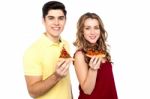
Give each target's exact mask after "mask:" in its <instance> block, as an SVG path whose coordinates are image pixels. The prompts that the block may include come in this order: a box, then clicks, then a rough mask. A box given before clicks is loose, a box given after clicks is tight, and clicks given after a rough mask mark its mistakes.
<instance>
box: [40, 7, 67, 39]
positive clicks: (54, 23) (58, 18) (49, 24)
mask: <svg viewBox="0 0 150 99" xmlns="http://www.w3.org/2000/svg"><path fill="white" fill-rule="evenodd" d="M43 23H44V25H45V28H46V35H47V36H48V37H49V38H50V39H51V40H53V41H57V40H59V37H60V34H61V32H62V31H63V29H64V26H65V23H66V17H65V15H64V13H63V11H62V10H59V9H56V10H49V11H48V14H47V15H46V16H45V18H44V19H43Z"/></svg>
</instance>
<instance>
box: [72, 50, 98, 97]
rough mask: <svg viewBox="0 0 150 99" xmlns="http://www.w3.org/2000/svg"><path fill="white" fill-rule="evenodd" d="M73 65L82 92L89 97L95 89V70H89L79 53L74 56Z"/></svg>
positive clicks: (81, 54)
mask: <svg viewBox="0 0 150 99" xmlns="http://www.w3.org/2000/svg"><path fill="white" fill-rule="evenodd" d="M74 65H75V71H76V74H77V78H78V80H79V83H80V86H81V88H82V90H83V92H84V93H85V94H89V95H90V94H91V93H92V91H93V90H94V88H95V83H96V77H97V69H93V68H89V66H88V64H87V63H86V62H85V60H84V55H83V53H82V52H81V51H78V52H77V53H76V54H75V61H74ZM92 65H93V63H92ZM99 65H100V64H99Z"/></svg>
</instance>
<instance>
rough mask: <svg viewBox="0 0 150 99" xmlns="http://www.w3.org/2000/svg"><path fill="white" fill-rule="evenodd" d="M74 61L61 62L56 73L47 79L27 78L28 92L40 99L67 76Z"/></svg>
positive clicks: (39, 77)
mask: <svg viewBox="0 0 150 99" xmlns="http://www.w3.org/2000/svg"><path fill="white" fill-rule="evenodd" d="M71 61H72V60H61V61H59V62H58V63H57V65H56V71H55V72H54V73H53V74H52V75H50V76H49V77H48V78H47V79H45V80H42V76H25V79H26V83H27V88H28V92H29V94H30V96H31V97H33V98H35V97H39V96H41V95H43V94H45V93H46V92H48V91H49V90H50V89H51V88H52V87H54V86H55V85H56V84H57V82H58V81H59V80H61V79H62V78H63V77H64V76H66V75H67V73H68V69H69V64H70V62H71Z"/></svg>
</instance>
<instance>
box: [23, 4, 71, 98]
mask: <svg viewBox="0 0 150 99" xmlns="http://www.w3.org/2000/svg"><path fill="white" fill-rule="evenodd" d="M42 11H43V23H44V26H45V30H46V32H45V33H43V34H42V36H41V37H40V38H39V39H38V40H37V41H36V42H35V43H34V44H32V46H31V47H29V48H28V49H27V51H26V52H25V55H24V60H23V62H24V71H25V79H26V83H27V88H28V92H29V94H30V96H31V97H33V98H35V99H71V97H72V96H71V84H70V78H69V71H68V70H69V64H70V63H71V62H72V59H68V60H65V59H60V58H59V56H60V54H61V50H62V48H63V47H64V48H65V49H66V50H67V51H68V50H69V49H68V43H67V42H66V41H65V40H63V39H61V38H60V34H61V32H62V31H63V29H64V26H65V23H66V13H67V12H66V10H65V6H64V4H62V3H61V2H58V1H50V2H47V3H46V4H45V5H44V6H43V9H42Z"/></svg>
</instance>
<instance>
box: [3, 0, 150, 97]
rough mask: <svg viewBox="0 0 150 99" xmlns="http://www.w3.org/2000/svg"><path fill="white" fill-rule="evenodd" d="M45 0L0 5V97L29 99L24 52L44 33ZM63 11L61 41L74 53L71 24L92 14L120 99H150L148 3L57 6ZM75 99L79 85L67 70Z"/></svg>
mask: <svg viewBox="0 0 150 99" xmlns="http://www.w3.org/2000/svg"><path fill="white" fill-rule="evenodd" d="M46 1H48V0H1V1H0V46H1V47H0V59H1V61H0V67H1V69H0V78H1V80H0V97H3V99H31V98H30V96H29V95H28V92H27V89H26V84H25V80H24V76H23V75H24V74H23V66H22V56H23V53H24V50H25V49H26V48H27V47H28V46H29V45H30V44H31V43H32V42H33V41H35V40H36V39H37V38H38V37H39V36H40V35H41V34H42V33H43V32H44V26H43V24H42V10H41V9H42V6H43V4H44V3H45V2H46ZM59 1H62V2H63V3H64V4H65V5H66V8H67V11H68V14H67V23H66V27H65V30H64V32H63V33H62V36H63V37H64V38H66V39H67V40H68V41H69V42H70V45H71V54H72V55H73V53H74V51H75V48H74V46H73V45H72V42H73V41H74V40H75V33H76V22H77V20H78V18H79V16H81V15H82V14H83V13H85V12H95V13H97V14H98V15H100V17H101V18H102V20H103V22H104V25H105V28H106V30H107V32H108V43H109V44H110V46H111V47H110V52H111V55H112V59H113V62H114V65H113V71H114V77H115V82H116V87H117V91H118V96H119V99H150V94H149V92H150V77H149V75H150V68H149V66H150V62H149V56H150V52H149V51H150V44H149V43H148V42H150V38H149V33H150V29H149V26H150V13H149V9H150V8H149V5H150V4H149V3H148V0H59ZM70 72H71V81H72V87H73V94H74V99H77V97H78V80H77V78H76V75H75V72H74V67H73V66H71V68H70Z"/></svg>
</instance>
